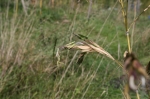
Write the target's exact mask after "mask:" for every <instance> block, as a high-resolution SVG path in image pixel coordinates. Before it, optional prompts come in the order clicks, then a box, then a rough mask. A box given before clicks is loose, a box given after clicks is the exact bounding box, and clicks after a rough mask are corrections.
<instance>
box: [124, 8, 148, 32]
mask: <svg viewBox="0 0 150 99" xmlns="http://www.w3.org/2000/svg"><path fill="white" fill-rule="evenodd" d="M149 8H150V5H148V7H147V8H145V9H144V10H143V11H142V12H141V13H140V14H139V15H138V16H137V17H136V18H135V20H134V21H133V22H132V23H131V24H130V25H129V28H128V30H127V31H129V30H130V28H131V26H132V25H133V24H134V23H135V22H136V21H137V20H138V19H139V18H140V16H141V15H142V14H143V13H144V12H146V11H147V10H148V9H149Z"/></svg>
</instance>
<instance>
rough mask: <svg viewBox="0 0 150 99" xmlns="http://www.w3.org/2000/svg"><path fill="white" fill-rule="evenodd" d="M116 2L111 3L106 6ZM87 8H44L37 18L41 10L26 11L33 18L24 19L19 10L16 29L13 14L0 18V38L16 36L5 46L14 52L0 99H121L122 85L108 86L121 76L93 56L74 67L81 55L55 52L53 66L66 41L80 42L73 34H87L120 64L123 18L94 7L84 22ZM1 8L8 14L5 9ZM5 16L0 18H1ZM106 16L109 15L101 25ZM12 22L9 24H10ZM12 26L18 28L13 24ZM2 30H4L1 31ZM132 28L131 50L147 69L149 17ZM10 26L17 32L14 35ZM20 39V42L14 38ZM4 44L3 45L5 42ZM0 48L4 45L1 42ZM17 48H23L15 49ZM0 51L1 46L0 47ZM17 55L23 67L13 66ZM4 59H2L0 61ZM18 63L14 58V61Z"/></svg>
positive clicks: (123, 44)
mask: <svg viewBox="0 0 150 99" xmlns="http://www.w3.org/2000/svg"><path fill="white" fill-rule="evenodd" d="M109 1H110V0H109ZM109 1H107V0H105V1H103V0H101V1H94V2H98V5H99V2H105V4H107V3H108V2H109ZM2 2H4V3H5V2H6V1H5V0H2ZM114 2H115V1H112V2H109V5H111V4H113V3H114ZM85 3H86V2H85ZM87 8H88V6H87V5H84V6H81V7H80V9H79V12H78V13H77V14H76V13H75V12H70V10H69V9H70V8H69V7H64V8H62V7H60V8H59V7H57V8H53V9H50V8H48V7H43V8H42V14H41V15H40V13H39V7H37V8H35V10H34V9H30V11H29V12H30V13H31V14H29V16H24V14H23V11H22V10H21V9H20V12H19V13H18V17H17V18H18V19H20V21H19V23H18V24H19V25H16V24H17V22H18V20H16V21H15V20H13V18H14V13H13V11H10V10H9V11H10V12H11V13H12V14H11V15H10V16H9V18H8V19H7V18H6V17H4V18H1V17H0V18H1V19H0V20H3V22H5V24H1V28H0V36H2V34H3V33H8V34H9V31H15V33H16V34H15V36H12V37H14V38H12V39H14V40H15V42H14V43H12V42H6V43H5V47H6V50H8V51H9V50H15V52H14V53H12V56H13V57H12V58H11V60H10V61H9V62H10V63H9V64H10V68H9V69H8V71H7V72H6V75H5V76H4V77H1V79H0V81H1V85H0V99H22V98H25V99H26V98H27V99H28V98H31V99H43V98H44V99H49V98H51V99H56V98H57V99H71V98H72V99H96V98H97V99H106V98H109V99H120V98H123V94H122V91H123V85H120V87H119V88H114V86H113V84H116V83H113V84H112V83H111V80H112V79H114V78H117V77H119V76H120V75H122V74H123V71H122V69H121V68H119V67H118V66H117V64H115V63H114V62H112V61H111V60H110V59H107V58H105V57H103V56H101V55H97V54H95V53H93V54H87V55H86V56H85V58H84V60H83V63H82V64H81V65H78V64H77V63H76V60H77V58H78V55H79V53H80V52H78V53H77V55H76V54H75V53H76V51H66V50H61V51H60V53H59V54H60V58H61V60H60V61H61V63H60V64H59V65H57V58H56V57H55V54H56V50H57V48H60V47H62V46H63V45H65V44H67V43H68V42H72V41H76V40H78V39H77V38H76V37H75V36H74V35H73V33H76V34H81V35H85V36H86V37H88V39H90V40H92V41H95V42H96V43H98V44H99V45H100V46H102V47H103V48H104V49H105V50H106V51H108V52H109V53H111V54H112V55H113V56H114V57H115V58H116V59H119V60H120V61H122V58H123V53H124V51H125V50H127V42H126V36H125V33H124V31H125V30H124V27H123V24H122V20H120V19H121V18H122V17H121V16H119V15H120V14H121V13H120V12H119V11H118V10H113V12H112V13H111V11H110V10H104V11H103V10H97V9H99V8H93V12H92V15H91V18H90V20H89V21H88V22H87V20H86V16H87V14H86V11H87ZM3 9H5V11H6V8H5V7H3ZM5 11H4V12H2V13H3V14H5ZM109 13H111V15H110V17H109V18H108V20H107V21H106V23H105V20H106V18H107V17H108V15H109ZM118 13H119V14H118ZM0 14H1V13H0ZM22 16H24V17H22ZM75 16H76V17H75ZM4 19H5V20H4ZM10 20H11V21H12V23H11V25H8V24H9V22H10ZM7 22H8V23H7ZM13 22H14V23H15V22H16V23H15V24H14V25H13ZM104 23H105V25H104ZM4 25H6V26H7V25H8V26H7V27H5V26H4ZM103 25H104V27H103ZM136 26H137V27H136V29H135V34H134V41H135V42H134V44H133V50H134V53H135V54H137V53H138V57H139V59H140V60H142V62H143V64H144V65H145V64H147V62H148V61H149V57H148V56H150V53H149V52H150V50H149V48H150V44H149V41H150V39H149V38H150V37H149V34H147V33H149V20H148V19H147V16H142V17H141V18H140V19H139V22H137V24H136ZM4 27H5V28H4ZM13 27H15V28H17V29H16V30H15V28H13ZM101 29H102V31H101ZM28 34H31V37H29V38H26V37H28V36H27V35H28ZM141 35H142V36H141ZM145 35H146V36H145ZM9 36H10V35H8V38H9ZM19 37H22V38H20V39H18V38H19ZM3 40H4V41H5V39H3ZM9 40H10V39H8V40H6V41H9ZM27 41H29V43H28V45H27V46H25V45H22V44H26V43H27ZM24 42H25V43H24ZM0 43H1V44H0V45H2V39H1V41H0ZM9 43H12V46H13V47H10V46H8V45H11V44H9ZM18 44H20V45H18ZM21 45H22V47H21V48H19V46H21ZM7 48H8V49H7ZM0 49H3V47H2V46H1V47H0ZM143 50H144V51H143ZM18 51H26V53H24V54H16V53H17V52H18ZM10 52H11V51H10ZM2 54H3V53H2V52H1V55H2ZM5 55H6V54H5ZM5 55H4V56H5ZM16 55H21V57H24V58H23V62H22V63H21V65H18V64H14V60H13V59H16V57H18V56H16ZM146 56H147V57H146ZM73 57H75V58H73ZM4 59H5V58H4ZM4 59H2V58H1V59H0V61H3V60H4ZM20 59H21V58H18V62H19V61H20ZM0 65H1V67H2V66H3V65H4V63H3V62H2V63H0ZM11 70H12V71H11ZM2 71H3V69H2V68H1V72H2ZM61 80H62V81H61ZM140 95H141V98H142V99H147V95H146V94H145V93H144V92H140ZM131 96H132V97H133V98H134V97H135V93H134V92H131Z"/></svg>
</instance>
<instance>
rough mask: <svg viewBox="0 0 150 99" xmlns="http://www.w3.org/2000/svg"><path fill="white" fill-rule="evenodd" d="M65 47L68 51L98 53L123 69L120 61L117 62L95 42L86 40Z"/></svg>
mask: <svg viewBox="0 0 150 99" xmlns="http://www.w3.org/2000/svg"><path fill="white" fill-rule="evenodd" d="M64 47H65V48H67V49H77V50H81V51H82V52H98V53H100V54H102V55H104V56H106V57H108V58H110V59H111V60H113V61H114V62H116V63H117V64H118V65H119V66H121V67H123V65H122V64H121V63H120V62H119V61H118V60H116V59H115V58H114V57H113V56H112V55H111V54H110V53H108V52H107V51H105V50H104V49H103V48H102V47H100V46H99V45H98V44H96V43H95V42H93V41H90V40H86V41H82V42H72V43H69V44H67V45H65V46H64Z"/></svg>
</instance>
